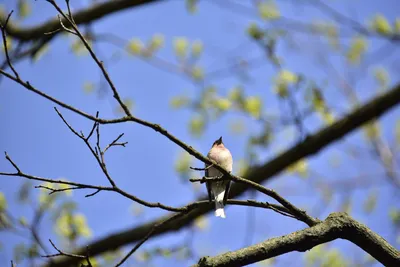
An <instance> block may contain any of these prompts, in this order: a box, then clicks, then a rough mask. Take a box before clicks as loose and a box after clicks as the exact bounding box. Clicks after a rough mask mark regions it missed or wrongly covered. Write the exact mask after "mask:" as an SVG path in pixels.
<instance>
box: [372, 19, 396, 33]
mask: <svg viewBox="0 0 400 267" xmlns="http://www.w3.org/2000/svg"><path fill="white" fill-rule="evenodd" d="M371 27H372V29H373V30H374V31H376V32H377V33H380V34H382V35H387V34H390V33H391V32H392V26H390V23H389V22H388V21H387V19H386V18H385V17H384V16H383V15H382V14H377V15H375V17H374V18H373V20H372V23H371Z"/></svg>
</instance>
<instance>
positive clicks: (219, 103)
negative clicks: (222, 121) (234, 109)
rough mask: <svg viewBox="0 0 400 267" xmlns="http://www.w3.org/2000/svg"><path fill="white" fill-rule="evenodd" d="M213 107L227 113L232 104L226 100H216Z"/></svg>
mask: <svg viewBox="0 0 400 267" xmlns="http://www.w3.org/2000/svg"><path fill="white" fill-rule="evenodd" d="M214 105H215V107H216V108H217V109H219V110H220V111H227V110H228V109H229V108H230V107H231V106H232V102H231V101H230V100H229V99H227V98H218V99H215V100H214Z"/></svg>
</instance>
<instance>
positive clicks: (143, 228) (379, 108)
mask: <svg viewBox="0 0 400 267" xmlns="http://www.w3.org/2000/svg"><path fill="white" fill-rule="evenodd" d="M399 102H400V84H397V85H396V86H395V87H393V88H392V89H391V90H389V91H388V92H386V93H385V94H382V95H380V96H378V97H376V98H375V99H373V100H371V101H369V102H367V103H366V104H365V105H363V106H361V107H359V108H357V109H355V110H354V111H353V112H352V113H350V114H348V115H347V116H345V117H344V118H343V119H340V120H338V121H337V122H335V123H333V124H331V125H330V126H327V127H325V128H323V129H322V130H320V131H319V132H317V133H316V134H314V135H311V136H309V137H307V138H306V139H305V140H304V141H303V142H302V143H300V144H297V145H295V146H293V147H292V148H289V149H288V150H286V151H285V152H283V153H281V154H280V155H278V156H276V157H275V158H274V159H272V160H270V161H268V162H267V163H265V164H264V165H261V166H255V167H253V168H252V169H250V171H249V172H248V173H246V174H245V175H244V176H245V177H246V178H247V179H248V180H251V181H253V182H255V183H259V184H261V183H263V182H265V181H268V180H270V179H271V178H272V177H274V176H275V175H277V174H278V173H280V172H282V171H283V170H285V169H286V168H287V167H288V166H290V165H292V164H293V163H295V162H297V161H298V160H300V159H302V158H304V157H307V156H310V155H314V154H316V153H318V152H319V151H320V150H321V149H323V148H325V147H326V146H328V145H331V144H332V143H333V142H335V141H337V140H339V139H340V138H342V137H343V136H345V135H347V134H349V133H350V132H352V131H354V130H355V129H357V128H358V127H360V126H361V125H362V124H364V123H366V122H368V121H370V120H372V119H376V118H378V117H380V116H381V115H383V114H384V113H385V112H388V111H389V110H390V109H391V108H393V107H394V106H395V105H397V104H398V103H399ZM161 134H163V135H164V133H163V132H161ZM179 142H180V143H181V144H183V145H184V146H186V148H188V150H189V151H192V150H193V148H192V147H189V146H187V145H186V144H184V143H183V142H182V141H180V140H179ZM174 143H175V142H174ZM178 145H180V144H179V143H178ZM180 146H181V145H180ZM181 147H182V146H181ZM185 150H186V149H185ZM188 150H186V151H188ZM190 154H192V153H190ZM192 155H193V154H192ZM200 155H201V154H200ZM196 158H197V157H196ZM214 164H215V163H214ZM214 166H215V167H217V165H214ZM247 189H248V187H246V186H244V185H241V184H234V185H233V186H232V187H231V190H230V197H231V198H235V197H237V196H239V195H241V194H242V193H243V192H245V191H246V190H247ZM205 199H206V198H201V199H200V200H205ZM212 209H213V207H212V205H207V206H202V207H199V208H197V209H196V210H193V211H191V212H190V213H188V214H186V215H185V216H182V217H181V218H179V219H177V220H175V221H174V223H173V224H166V225H165V226H163V228H162V229H160V230H158V231H157V232H155V233H153V235H152V236H153V237H154V236H157V235H160V234H165V233H169V232H172V231H178V230H180V229H181V228H183V227H185V226H189V224H190V223H191V222H193V221H194V220H195V219H196V218H197V217H199V216H202V215H204V214H205V213H208V212H210V211H211V210H212ZM170 216H171V215H167V216H162V217H160V218H157V219H155V220H153V221H151V222H148V223H145V224H143V225H140V226H137V227H134V228H131V229H128V230H125V231H120V232H117V233H115V234H111V235H109V236H107V237H104V238H102V239H99V240H95V241H93V242H92V243H90V244H88V246H89V247H90V250H91V253H92V255H93V256H95V255H98V254H101V253H103V252H105V251H108V250H111V249H115V248H117V247H120V246H123V245H126V244H129V243H133V242H138V241H140V240H141V239H142V238H143V237H144V236H145V235H146V234H147V233H148V232H149V231H151V229H152V228H153V226H154V225H156V224H158V223H160V222H162V221H165V220H166V219H167V218H169V217H170ZM85 249H86V246H85V247H83V248H80V249H78V251H79V252H77V254H83V252H84V251H85ZM73 262H74V261H73V259H66V258H64V259H60V261H58V262H56V263H54V264H51V263H50V264H49V265H48V266H52V267H53V266H57V267H61V266H70V264H72V263H73Z"/></svg>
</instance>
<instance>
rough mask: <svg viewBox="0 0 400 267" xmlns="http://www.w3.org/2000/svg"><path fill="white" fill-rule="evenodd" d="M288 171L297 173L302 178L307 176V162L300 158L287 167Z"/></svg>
mask: <svg viewBox="0 0 400 267" xmlns="http://www.w3.org/2000/svg"><path fill="white" fill-rule="evenodd" d="M287 172H288V173H297V174H299V175H300V177H302V178H306V177H307V176H308V163H307V161H306V160H305V159H301V160H299V161H297V162H296V163H294V164H292V165H290V166H289V167H288V168H287Z"/></svg>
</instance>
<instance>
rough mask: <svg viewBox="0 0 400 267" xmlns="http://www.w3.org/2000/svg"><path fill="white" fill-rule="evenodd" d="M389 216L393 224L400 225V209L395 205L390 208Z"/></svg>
mask: <svg viewBox="0 0 400 267" xmlns="http://www.w3.org/2000/svg"><path fill="white" fill-rule="evenodd" d="M389 217H390V219H391V220H392V222H393V224H395V225H400V209H398V208H394V207H392V208H390V210H389Z"/></svg>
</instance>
